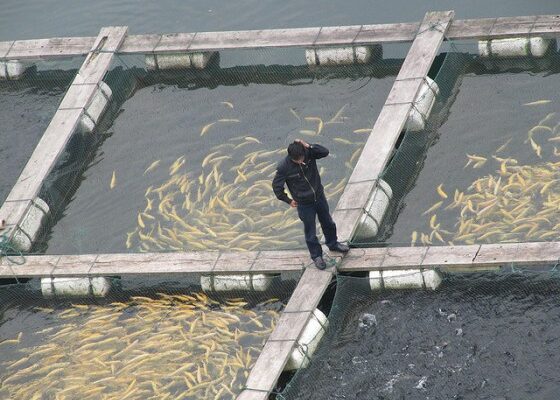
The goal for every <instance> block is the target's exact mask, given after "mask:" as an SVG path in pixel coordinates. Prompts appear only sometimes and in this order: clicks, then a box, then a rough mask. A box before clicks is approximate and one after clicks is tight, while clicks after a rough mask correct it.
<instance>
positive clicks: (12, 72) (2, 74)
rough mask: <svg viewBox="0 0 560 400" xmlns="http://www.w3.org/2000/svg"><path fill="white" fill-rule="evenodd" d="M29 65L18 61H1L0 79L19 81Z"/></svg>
mask: <svg viewBox="0 0 560 400" xmlns="http://www.w3.org/2000/svg"><path fill="white" fill-rule="evenodd" d="M27 68H29V65H28V64H26V63H24V62H22V61H17V60H8V61H0V79H13V80H16V79H19V78H21V77H22V76H23V74H25V71H27Z"/></svg>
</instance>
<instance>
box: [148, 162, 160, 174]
mask: <svg viewBox="0 0 560 400" xmlns="http://www.w3.org/2000/svg"><path fill="white" fill-rule="evenodd" d="M160 162H161V160H156V161H154V162H153V163H151V164H150V166H149V167H148V168H146V170H145V171H144V175H146V174H147V173H148V172H150V171H153V170H154V169H155V168H156V167H157V166H158V165H159V163H160Z"/></svg>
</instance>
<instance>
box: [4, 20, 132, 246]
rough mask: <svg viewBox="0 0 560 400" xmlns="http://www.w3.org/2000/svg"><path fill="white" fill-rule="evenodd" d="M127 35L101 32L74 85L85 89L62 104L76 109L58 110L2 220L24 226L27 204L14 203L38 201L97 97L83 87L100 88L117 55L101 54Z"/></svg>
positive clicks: (72, 93) (113, 30) (118, 29)
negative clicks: (7, 219)
mask: <svg viewBox="0 0 560 400" xmlns="http://www.w3.org/2000/svg"><path fill="white" fill-rule="evenodd" d="M126 31H127V28H126V27H108V28H103V29H101V31H100V33H99V36H98V37H97V38H96V40H95V42H94V44H93V46H94V47H93V50H95V52H90V53H89V55H88V56H87V57H86V59H85V61H84V63H83V64H82V67H81V68H80V70H79V71H78V74H77V76H76V78H75V79H74V81H73V83H72V85H81V86H80V87H79V88H77V89H76V88H72V90H70V91H69V93H68V94H67V96H65V97H64V99H63V100H62V102H61V104H63V105H65V106H71V107H73V108H72V109H58V110H57V112H56V113H55V115H54V116H53V119H52V120H51V122H50V123H49V126H48V127H47V129H46V130H45V132H44V134H43V136H42V137H41V139H40V140H39V143H38V144H37V146H36V147H35V150H34V151H33V154H32V155H31V157H30V159H29V161H28V162H27V164H26V165H25V167H24V169H23V171H22V172H21V174H20V176H19V178H18V180H17V182H16V184H15V185H14V186H13V187H12V190H11V191H10V193H9V194H8V197H7V199H6V202H5V203H4V204H3V205H2V207H1V208H0V216H5V215H9V218H10V222H12V221H13V222H15V221H17V222H15V224H19V223H20V222H21V220H22V219H23V217H24V216H25V208H24V207H23V205H22V204H23V203H18V204H19V205H18V206H17V208H14V205H13V204H11V203H12V202H15V201H22V200H23V201H27V200H33V199H35V198H36V197H37V195H38V194H39V191H40V189H41V186H42V185H43V182H44V180H45V179H46V178H47V176H48V175H49V174H50V172H51V171H52V169H53V168H54V166H55V165H56V163H57V161H58V159H59V157H60V155H61V154H62V152H63V151H64V149H65V147H66V145H67V143H68V141H69V140H70V138H71V136H72V135H73V133H74V131H75V130H76V127H77V125H78V122H79V120H80V118H81V116H82V108H85V107H86V106H87V104H88V103H89V101H90V100H91V97H92V96H93V93H94V91H93V90H92V87H91V86H90V85H83V83H92V84H95V85H97V84H98V83H99V81H100V80H101V79H102V78H103V76H104V75H105V73H106V72H107V69H108V68H109V65H110V63H111V60H112V57H113V55H114V53H99V51H103V52H105V51H109V52H114V51H115V50H116V49H118V47H119V46H120V44H121V43H122V41H123V40H124V37H125V35H126ZM95 79H97V80H95ZM80 90H84V91H85V93H80V92H79V91H80ZM14 232H15V231H14V230H11V231H10V234H9V238H10V239H11V238H12V237H13V234H14Z"/></svg>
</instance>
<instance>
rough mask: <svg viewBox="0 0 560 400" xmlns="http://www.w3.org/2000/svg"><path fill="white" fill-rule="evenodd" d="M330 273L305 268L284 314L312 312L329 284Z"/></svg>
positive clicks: (329, 271) (328, 270) (327, 270)
mask: <svg viewBox="0 0 560 400" xmlns="http://www.w3.org/2000/svg"><path fill="white" fill-rule="evenodd" d="M331 279H332V271H331V268H327V269H326V270H324V271H320V270H318V269H316V268H315V267H311V268H306V269H305V272H304V273H303V275H302V276H301V278H300V280H299V283H298V285H297V286H296V288H295V290H294V293H292V296H291V297H290V300H289V301H288V304H287V305H286V308H284V312H297V311H312V310H314V309H315V308H316V307H317V305H318V304H319V301H320V300H321V297H323V294H324V293H325V290H327V286H328V285H329V283H331Z"/></svg>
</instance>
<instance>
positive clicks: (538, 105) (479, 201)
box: [358, 39, 560, 246]
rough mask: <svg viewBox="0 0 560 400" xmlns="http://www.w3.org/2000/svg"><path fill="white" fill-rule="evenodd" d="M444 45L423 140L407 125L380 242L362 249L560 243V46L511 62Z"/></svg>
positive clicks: (390, 177) (393, 165)
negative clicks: (559, 176)
mask: <svg viewBox="0 0 560 400" xmlns="http://www.w3.org/2000/svg"><path fill="white" fill-rule="evenodd" d="M518 40H525V41H527V40H529V39H518ZM444 45H446V46H447V49H445V56H444V58H442V60H440V62H439V63H438V60H437V59H436V63H434V67H436V68H432V71H430V74H429V76H431V77H432V78H433V82H434V83H435V86H434V88H435V89H434V90H432V91H431V92H432V93H433V92H435V94H436V96H435V97H436V98H435V101H434V105H433V108H432V110H431V114H430V115H429V116H428V117H427V118H425V121H424V122H425V124H424V128H423V129H422V130H420V131H418V130H412V129H410V127H409V126H408V125H407V129H406V130H405V132H404V133H403V135H402V137H401V139H400V143H399V145H398V148H397V150H396V151H395V153H394V155H393V157H392V159H391V161H390V163H389V165H388V166H387V168H386V169H385V171H384V173H383V175H382V177H381V179H382V180H383V181H385V182H386V184H388V186H389V187H390V189H391V190H392V192H391V194H392V198H391V199H390V206H388V207H387V211H386V214H385V218H384V220H383V224H382V226H381V227H380V231H379V234H378V235H377V236H376V237H370V238H367V237H366V238H365V239H363V240H362V243H361V245H365V246H411V245H412V246H426V245H440V246H447V245H461V244H485V243H517V242H539V241H554V240H557V238H558V235H557V230H558V226H559V225H558V223H559V222H560V221H558V220H557V216H558V213H557V211H558V199H559V197H558V196H559V194H558V187H557V178H556V171H557V170H558V166H559V164H558V162H559V161H560V160H559V159H558V157H559V155H560V152H559V150H558V148H557V147H558V141H559V140H560V139H559V133H560V129H559V127H560V118H559V114H558V100H559V99H558V93H557V92H558V79H557V78H558V65H560V64H559V62H558V61H559V58H558V52H557V45H556V42H555V41H554V40H550V41H548V42H547V47H546V51H543V54H542V55H541V56H538V57H537V56H524V57H522V56H517V57H505V58H503V57H498V56H497V55H496V54H488V52H487V50H486V47H487V46H486V45H487V42H484V41H482V42H481V44H479V45H478V46H477V44H476V43H472V42H447V43H444ZM534 46H535V45H534ZM533 51H535V50H533ZM481 53H482V54H481ZM438 64H439V65H438ZM428 95H430V96H431V94H430V92H428ZM422 101H423V100H422V97H419V100H417V102H416V104H414V105H413V111H412V113H420V111H421V110H420V111H418V109H419V108H420V107H421V106H422ZM409 119H410V118H409ZM359 244H360V243H358V245H359Z"/></svg>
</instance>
